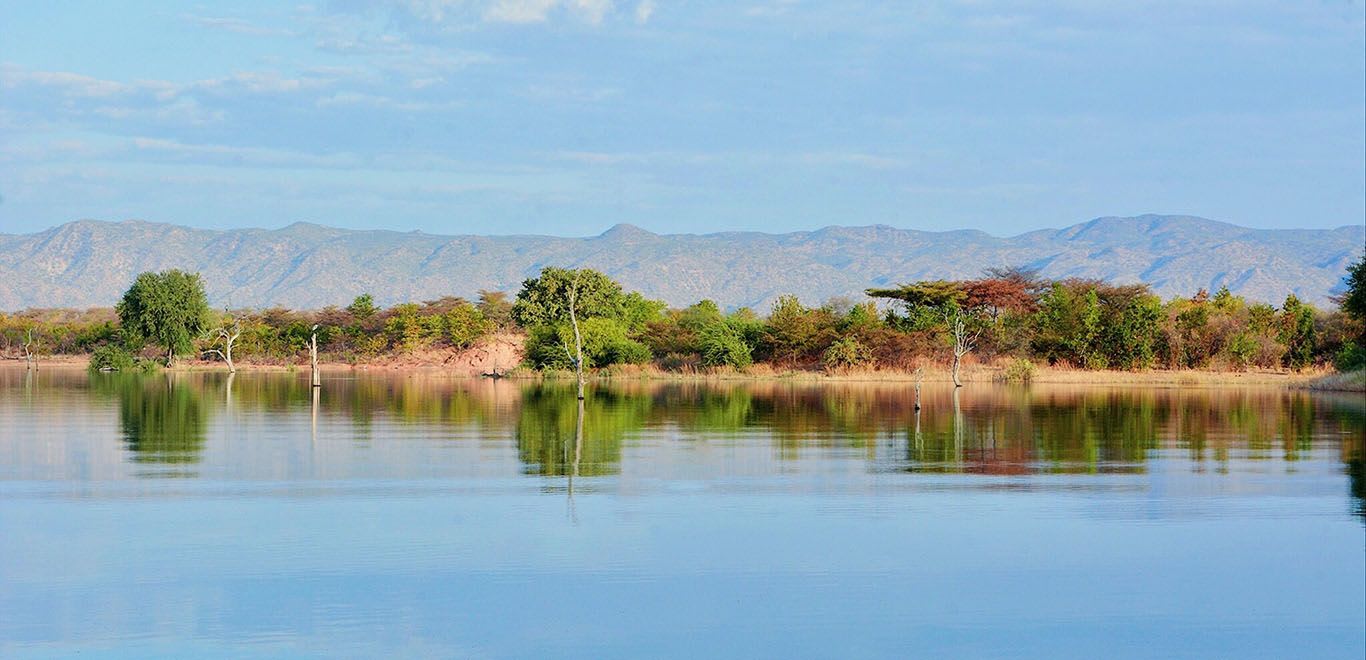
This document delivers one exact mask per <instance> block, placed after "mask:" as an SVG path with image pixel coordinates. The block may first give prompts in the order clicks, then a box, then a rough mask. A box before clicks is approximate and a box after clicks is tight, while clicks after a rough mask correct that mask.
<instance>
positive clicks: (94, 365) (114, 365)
mask: <svg viewBox="0 0 1366 660" xmlns="http://www.w3.org/2000/svg"><path fill="white" fill-rule="evenodd" d="M134 365H135V360H134V359H133V354H132V353H129V352H128V351H127V349H124V348H123V347H121V346H114V345H112V344H111V345H105V346H101V347H99V348H97V349H95V351H94V352H93V353H91V354H90V370H91V371H132V370H133V367H134Z"/></svg>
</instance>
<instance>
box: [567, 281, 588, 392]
mask: <svg viewBox="0 0 1366 660" xmlns="http://www.w3.org/2000/svg"><path fill="white" fill-rule="evenodd" d="M578 306H579V274H578V273H577V272H575V273H574V281H573V282H571V283H570V284H569V324H570V325H572V326H574V352H573V353H572V354H571V353H570V352H569V344H567V343H565V344H564V352H565V355H567V356H569V361H570V362H571V363H573V364H574V376H575V378H576V379H577V380H578V384H579V400H580V401H583V336H582V335H581V334H579V316H578V309H577V308H578Z"/></svg>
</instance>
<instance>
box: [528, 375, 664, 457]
mask: <svg viewBox="0 0 1366 660" xmlns="http://www.w3.org/2000/svg"><path fill="white" fill-rule="evenodd" d="M650 404H651V399H650V397H649V396H644V395H640V394H632V393H627V392H620V391H613V390H602V391H597V392H593V393H592V394H591V395H590V396H589V397H588V399H587V400H586V401H585V402H584V408H583V411H584V415H583V443H582V447H581V448H578V447H576V438H575V432H576V427H577V424H578V411H579V401H578V396H577V395H576V394H575V391H574V388H572V387H566V386H560V385H538V386H534V387H530V388H527V389H525V390H523V392H522V405H521V411H520V414H519V416H518V418H517V453H518V457H519V458H520V459H521V461H522V463H523V464H524V465H525V466H526V468H525V469H526V472H527V473H528V474H540V475H546V476H566V475H569V474H570V473H571V471H572V470H573V468H574V462H575V454H576V453H577V454H578V472H577V474H578V475H580V476H588V477H592V476H600V475H606V474H615V473H616V472H618V471H619V470H620V469H621V445H622V441H623V439H624V438H625V437H626V436H627V435H628V434H629V433H631V432H633V431H636V430H638V429H640V428H641V427H642V426H644V424H645V420H646V417H647V416H648V414H649V412H650Z"/></svg>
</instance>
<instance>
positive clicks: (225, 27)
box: [180, 14, 295, 37]
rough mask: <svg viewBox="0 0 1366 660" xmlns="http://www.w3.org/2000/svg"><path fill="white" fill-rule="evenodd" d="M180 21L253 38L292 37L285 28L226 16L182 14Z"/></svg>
mask: <svg viewBox="0 0 1366 660" xmlns="http://www.w3.org/2000/svg"><path fill="white" fill-rule="evenodd" d="M180 18H181V20H183V21H185V22H186V23H191V24H193V25H198V26H200V27H203V28H208V29H212V30H222V31H224V32H232V33H235V34H246V35H251V36H254V37H289V36H294V34H295V33H294V31H292V30H287V29H285V28H277V27H268V26H265V25H258V24H256V23H252V22H251V21H248V20H246V19H242V18H233V17H228V16H196V15H193V14H184V15H182V16H181V17H180Z"/></svg>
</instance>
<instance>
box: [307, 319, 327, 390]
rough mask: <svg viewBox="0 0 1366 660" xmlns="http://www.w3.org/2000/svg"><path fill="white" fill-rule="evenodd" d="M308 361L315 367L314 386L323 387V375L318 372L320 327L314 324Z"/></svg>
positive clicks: (309, 344)
mask: <svg viewBox="0 0 1366 660" xmlns="http://www.w3.org/2000/svg"><path fill="white" fill-rule="evenodd" d="M308 362H309V364H310V365H311V366H312V367H313V382H312V385H313V387H322V385H323V381H322V375H321V374H319V373H318V329H317V326H313V336H312V338H311V339H309V342H308Z"/></svg>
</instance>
